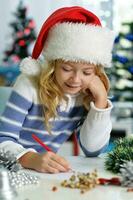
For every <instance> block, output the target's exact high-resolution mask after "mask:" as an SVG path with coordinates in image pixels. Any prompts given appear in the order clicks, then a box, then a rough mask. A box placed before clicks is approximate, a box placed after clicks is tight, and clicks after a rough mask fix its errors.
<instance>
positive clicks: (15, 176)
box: [8, 171, 39, 188]
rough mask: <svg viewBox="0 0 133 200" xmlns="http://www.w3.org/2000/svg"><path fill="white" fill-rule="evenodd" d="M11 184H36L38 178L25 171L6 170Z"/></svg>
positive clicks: (16, 185)
mask: <svg viewBox="0 0 133 200" xmlns="http://www.w3.org/2000/svg"><path fill="white" fill-rule="evenodd" d="M8 174H9V180H10V182H11V185H12V186H13V187H15V188H19V187H22V186H25V185H30V184H38V183H39V178H38V177H37V176H33V175H29V174H27V173H25V172H10V171H9V172H8Z"/></svg>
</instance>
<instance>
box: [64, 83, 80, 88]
mask: <svg viewBox="0 0 133 200" xmlns="http://www.w3.org/2000/svg"><path fill="white" fill-rule="evenodd" d="M65 85H66V86H67V87H69V88H79V87H80V86H79V85H69V84H67V83H65Z"/></svg>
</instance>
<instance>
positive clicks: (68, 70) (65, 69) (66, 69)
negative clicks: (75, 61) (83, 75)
mask: <svg viewBox="0 0 133 200" xmlns="http://www.w3.org/2000/svg"><path fill="white" fill-rule="evenodd" d="M62 69H63V70H64V71H66V72H70V71H72V69H68V68H65V67H62Z"/></svg>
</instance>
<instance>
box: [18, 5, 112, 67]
mask: <svg viewBox="0 0 133 200" xmlns="http://www.w3.org/2000/svg"><path fill="white" fill-rule="evenodd" d="M113 41H114V33H113V32H112V31H111V30H109V29H108V28H105V27H102V25H101V22H100V20H99V18H98V17H97V16H96V15H95V14H93V13H92V12H90V11H88V10H86V9H84V8H82V7H78V6H73V7H64V8H60V9H58V10H56V11H55V12H54V13H53V14H51V15H50V16H49V17H48V19H47V20H46V21H45V22H44V24H43V26H42V28H41V30H40V33H39V35H38V37H37V40H36V43H35V46H34V49H33V53H32V59H31V58H30V61H31V64H33V62H35V60H36V59H38V57H39V56H40V54H42V55H43V56H44V59H45V60H47V61H51V60H56V59H62V60H64V61H75V62H86V63H93V64H100V65H103V66H104V67H110V66H111V59H112V47H113ZM34 59H35V60H34ZM33 60H34V61H33ZM27 62H28V59H27V60H25V61H24V63H27ZM22 63H23V62H22ZM22 63H21V67H22V65H23V64H22ZM37 66H38V65H37ZM31 67H32V66H31ZM22 71H24V70H22ZM33 71H34V70H33ZM35 71H38V70H35Z"/></svg>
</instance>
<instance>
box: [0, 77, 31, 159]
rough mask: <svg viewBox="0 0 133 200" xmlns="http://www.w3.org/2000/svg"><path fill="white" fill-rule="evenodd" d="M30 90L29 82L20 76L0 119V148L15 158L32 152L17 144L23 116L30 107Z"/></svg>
mask: <svg viewBox="0 0 133 200" xmlns="http://www.w3.org/2000/svg"><path fill="white" fill-rule="evenodd" d="M32 90H33V89H32V87H31V83H30V80H29V79H28V78H27V77H25V76H24V75H21V76H20V77H19V78H18V79H17V81H16V83H15V85H14V87H13V91H12V94H11V96H10V98H9V101H8V102H7V105H6V108H5V111H4V113H3V115H2V116H1V118H0V148H2V149H5V151H10V152H11V153H12V154H14V155H15V156H16V157H17V158H19V157H20V156H22V155H23V154H24V153H26V152H28V151H29V150H30V151H34V150H33V149H25V148H24V147H23V146H22V145H20V144H18V138H19V133H20V130H21V129H22V126H23V122H24V120H25V116H26V115H27V113H28V110H29V109H30V108H31V106H32Z"/></svg>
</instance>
